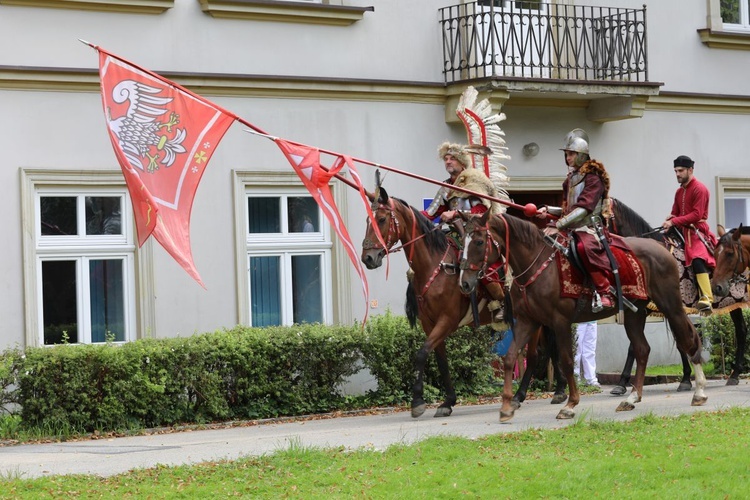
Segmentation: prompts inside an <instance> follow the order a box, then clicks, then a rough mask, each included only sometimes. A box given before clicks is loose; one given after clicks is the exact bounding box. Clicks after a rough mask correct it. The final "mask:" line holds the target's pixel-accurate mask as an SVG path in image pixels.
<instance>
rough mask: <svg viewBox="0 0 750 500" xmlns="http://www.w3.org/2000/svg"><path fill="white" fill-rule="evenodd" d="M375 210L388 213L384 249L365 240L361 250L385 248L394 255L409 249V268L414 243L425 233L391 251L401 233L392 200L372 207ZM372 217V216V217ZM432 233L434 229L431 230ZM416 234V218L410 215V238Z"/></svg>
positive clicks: (375, 222) (375, 243)
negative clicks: (405, 248) (388, 218)
mask: <svg viewBox="0 0 750 500" xmlns="http://www.w3.org/2000/svg"><path fill="white" fill-rule="evenodd" d="M373 208H375V209H376V210H380V209H381V208H382V209H383V210H386V211H387V212H388V215H389V217H390V221H389V222H388V234H387V238H386V239H385V247H383V245H381V244H380V242H378V241H374V242H373V241H371V240H370V239H369V238H365V239H364V240H363V241H362V249H363V250H381V249H383V248H385V250H386V252H389V253H395V252H399V251H401V250H403V249H404V247H406V246H408V247H409V257H408V261H409V266H411V263H412V257H413V255H414V245H413V244H414V243H415V242H416V241H418V240H420V239H421V238H424V237H425V236H426V235H427V233H423V234H420V235H419V236H417V237H416V238H412V239H411V240H409V241H407V242H406V243H403V244H402V245H401V246H400V247H398V248H396V249H392V247H393V245H395V244H396V242H397V241H398V235H399V233H400V232H401V225H400V224H399V222H398V217H396V211H395V210H394V209H393V199H389V200H388V204H387V205H386V204H384V203H379V204H378V206H377V208H376V207H373ZM373 216H374V215H373ZM372 223H373V224H377V221H372ZM433 231H434V229H433ZM416 233H417V217H416V215H415V214H413V213H412V228H411V236H414V235H415V234H416ZM391 236H393V241H392V242H391Z"/></svg>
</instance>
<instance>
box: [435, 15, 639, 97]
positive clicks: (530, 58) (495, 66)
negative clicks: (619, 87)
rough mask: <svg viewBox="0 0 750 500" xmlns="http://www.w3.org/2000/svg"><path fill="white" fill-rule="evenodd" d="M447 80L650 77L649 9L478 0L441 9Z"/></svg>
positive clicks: (622, 79) (444, 67)
mask: <svg viewBox="0 0 750 500" xmlns="http://www.w3.org/2000/svg"><path fill="white" fill-rule="evenodd" d="M440 26H441V29H442V34H443V59H444V66H443V73H444V74H445V81H446V83H453V82H458V81H464V80H473V79H478V78H493V77H500V78H502V77H505V78H507V77H519V78H534V79H548V80H584V81H596V82H600V83H605V82H615V81H626V82H647V81H648V59H647V54H646V7H645V5H644V8H643V9H624V8H614V7H591V6H582V5H555V4H546V3H542V2H536V1H515V2H514V1H509V0H479V1H476V2H471V3H465V4H460V5H454V6H451V7H445V8H442V9H440Z"/></svg>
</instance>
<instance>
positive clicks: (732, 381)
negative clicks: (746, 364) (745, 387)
mask: <svg viewBox="0 0 750 500" xmlns="http://www.w3.org/2000/svg"><path fill="white" fill-rule="evenodd" d="M739 383H740V380H739V379H737V378H731V377H730V378H728V379H727V385H737V384H739Z"/></svg>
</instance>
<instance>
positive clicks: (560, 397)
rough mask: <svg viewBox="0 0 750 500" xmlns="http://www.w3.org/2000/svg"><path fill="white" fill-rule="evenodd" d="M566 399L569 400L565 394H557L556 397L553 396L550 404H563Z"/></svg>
mask: <svg viewBox="0 0 750 500" xmlns="http://www.w3.org/2000/svg"><path fill="white" fill-rule="evenodd" d="M566 399H568V395H567V394H565V393H562V394H555V395H554V396H552V400H551V401H550V402H549V404H551V405H559V404H563V403H564V402H565V400H566Z"/></svg>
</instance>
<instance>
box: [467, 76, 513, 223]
mask: <svg viewBox="0 0 750 500" xmlns="http://www.w3.org/2000/svg"><path fill="white" fill-rule="evenodd" d="M478 95H479V92H477V90H476V89H475V88H474V87H472V86H469V87H467V88H466V90H464V92H463V94H461V99H459V101H458V107H457V108H456V114H457V115H458V117H459V118H460V119H461V121H462V122H463V123H464V126H465V127H466V136H467V138H468V143H469V144H470V146H468V147H467V148H466V150H467V152H470V153H473V155H472V157H471V159H472V163H473V164H474V168H478V169H481V170H482V171H483V172H484V173H485V175H487V177H489V178H490V180H491V181H492V184H493V185H494V186H495V189H496V190H497V194H498V197H499V198H503V199H506V200H508V201H510V196H509V195H508V187H509V186H510V179H509V178H508V173H507V172H508V169H507V167H506V166H505V165H504V164H503V161H504V160H509V159H510V156H508V155H507V154H506V151H507V150H508V148H507V147H505V137H504V136H505V132H503V131H502V129H501V128H500V125H499V123H500V122H501V121H503V120H505V114H504V113H493V111H492V105H491V104H490V101H489V100H488V99H482V100H481V101H479V102H477V97H478ZM475 155H479V156H475ZM503 211H504V207H503Z"/></svg>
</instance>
